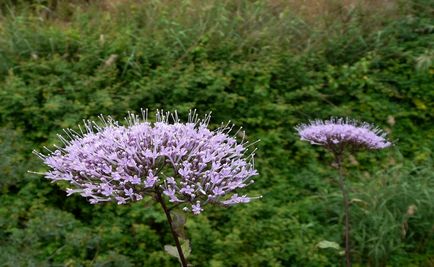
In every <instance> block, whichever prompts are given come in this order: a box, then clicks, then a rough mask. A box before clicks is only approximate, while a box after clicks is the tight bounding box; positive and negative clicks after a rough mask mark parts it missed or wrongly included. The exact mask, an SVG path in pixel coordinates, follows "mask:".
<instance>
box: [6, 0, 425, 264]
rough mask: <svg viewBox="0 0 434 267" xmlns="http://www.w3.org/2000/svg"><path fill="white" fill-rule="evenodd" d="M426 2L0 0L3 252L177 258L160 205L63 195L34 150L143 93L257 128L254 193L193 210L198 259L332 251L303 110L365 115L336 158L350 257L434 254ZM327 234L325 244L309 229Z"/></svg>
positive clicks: (50, 258)
mask: <svg viewBox="0 0 434 267" xmlns="http://www.w3.org/2000/svg"><path fill="white" fill-rule="evenodd" d="M433 10H434V5H433V2H432V1H429V0H406V1H398V0H396V1H394V0H390V1H386V0H378V1H374V0H372V1H356V0H352V1H333V0H311V1H283V0H282V1H279V0H273V1H271V0H270V1H253V0H220V1H219V0H183V1H181V0H180V1H169V0H147V1H145V0H142V1H140V0H122V1H121V0H116V1H114V0H113V1H108V0H107V1H103V0H96V1H85V0H74V1H66V0H32V1H30V0H29V1H25V0H4V1H1V2H0V11H1V12H0V127H1V128H0V157H1V158H0V159H1V160H0V192H1V195H0V266H13V267H15V266H177V262H176V260H175V259H174V258H171V257H170V256H169V255H167V254H166V253H165V252H164V251H163V246H164V245H165V244H170V243H172V240H171V237H170V235H169V229H168V226H167V223H166V221H165V218H164V214H163V213H162V211H161V210H160V209H159V207H158V206H156V205H154V204H153V202H152V201H151V200H150V199H146V200H144V201H142V202H139V203H135V204H133V205H129V206H117V205H115V204H104V205H90V204H88V203H87V202H86V201H85V200H84V199H82V198H81V197H79V196H71V197H68V198H67V197H66V194H65V193H64V191H62V190H61V188H60V187H59V186H58V185H56V184H51V183H50V182H49V181H48V180H46V179H44V178H43V177H41V176H36V175H33V174H29V173H27V171H28V170H32V171H44V170H45V169H44V167H43V165H42V163H41V162H40V160H39V159H38V158H36V157H35V156H34V155H32V154H31V151H32V149H37V150H42V147H43V146H44V145H46V146H52V144H53V143H56V142H57V139H56V134H57V133H60V132H61V130H62V129H63V128H68V127H71V128H73V129H76V128H77V125H78V124H79V123H80V122H81V121H82V119H96V118H97V116H98V115H99V114H111V115H113V116H114V117H115V118H117V119H119V120H122V118H123V117H124V116H126V114H127V111H135V112H139V111H140V108H148V109H149V110H150V111H155V110H156V109H164V110H178V113H179V114H180V115H181V117H184V118H185V117H186V115H187V113H188V110H190V109H197V110H198V112H199V113H201V114H205V113H207V112H210V111H212V114H213V117H212V121H211V127H217V126H218V125H219V124H220V123H221V122H225V121H228V120H232V121H233V122H234V123H235V124H236V125H238V126H242V127H243V128H244V129H245V130H246V132H247V137H248V139H249V140H251V141H254V140H257V139H261V141H260V142H259V143H258V144H257V148H258V149H259V150H258V153H257V159H256V166H257V168H258V170H259V173H260V175H259V177H257V179H256V183H255V184H254V185H252V186H249V188H248V189H247V190H246V191H248V192H249V194H251V195H255V194H256V195H263V196H264V197H263V198H262V199H261V200H258V201H255V202H253V203H250V204H247V205H238V206H235V207H232V208H229V209H222V208H217V207H216V208H210V209H208V210H207V212H204V213H203V214H201V215H200V216H192V217H190V218H189V220H188V222H187V231H188V235H189V237H190V240H191V244H192V255H191V257H190V261H191V263H192V264H193V265H194V266H212V267H220V266H221V267H226V266H339V265H340V264H341V262H342V255H341V250H342V248H339V249H335V248H331V247H329V248H321V246H318V244H319V243H320V242H321V241H330V242H336V243H338V244H340V245H341V246H342V224H341V222H342V218H343V216H342V207H341V201H342V199H341V196H340V194H339V191H338V188H337V186H336V182H335V175H336V174H335V172H334V170H333V168H331V166H330V163H331V157H330V155H328V154H327V153H326V152H325V151H324V150H323V149H321V148H320V147H314V146H311V145H309V144H308V143H303V142H301V141H299V140H298V137H297V135H296V133H295V130H294V126H296V125H297V124H298V123H302V122H306V121H308V120H309V119H315V118H321V119H326V118H328V117H330V116H350V117H352V118H356V119H359V120H364V121H368V122H371V123H376V124H377V125H378V126H379V127H381V128H383V129H385V130H386V131H387V132H388V133H389V136H390V138H391V139H392V140H393V141H394V143H395V146H394V147H393V148H390V149H387V150H384V151H379V152H363V153H360V154H358V155H356V156H355V157H350V158H348V160H347V162H346V169H347V175H348V176H349V177H350V182H351V184H350V190H351V197H352V215H351V216H352V236H353V258H354V262H355V265H356V266H433V265H434V256H433V255H434V224H433V222H434V212H433V210H434V167H433V161H432V151H433V148H434V141H433V140H434V127H433V118H434V116H433V115H434V83H433V82H434V79H433V74H434V67H433V60H434V50H433V44H434V35H433V34H434V18H433V15H432V14H433ZM320 244H324V242H323V243H320Z"/></svg>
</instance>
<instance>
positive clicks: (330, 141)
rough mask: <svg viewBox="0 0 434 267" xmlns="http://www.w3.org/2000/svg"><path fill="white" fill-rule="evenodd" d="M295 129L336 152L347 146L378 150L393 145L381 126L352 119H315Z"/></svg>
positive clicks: (308, 138)
mask: <svg viewBox="0 0 434 267" xmlns="http://www.w3.org/2000/svg"><path fill="white" fill-rule="evenodd" d="M295 129H296V130H297V131H298V134H299V135H300V138H301V140H305V141H309V142H310V143H311V144H315V145H321V146H324V147H325V148H327V149H329V150H331V151H333V152H335V153H341V152H342V151H343V149H345V148H349V149H352V150H360V149H368V150H376V149H383V148H386V147H389V146H391V145H392V143H391V142H389V141H388V140H387V139H386V134H385V133H384V132H383V131H382V130H380V129H379V128H377V127H375V126H374V125H371V124H368V123H366V122H358V121H354V120H350V119H343V118H331V119H330V120H326V121H322V120H315V121H310V122H309V123H308V124H300V125H298V126H297V127H296V128H295Z"/></svg>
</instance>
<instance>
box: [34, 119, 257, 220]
mask: <svg viewBox="0 0 434 267" xmlns="http://www.w3.org/2000/svg"><path fill="white" fill-rule="evenodd" d="M156 118H157V119H156V122H155V123H151V122H148V120H147V111H144V112H143V119H141V118H139V116H137V115H133V114H130V116H129V117H128V118H127V122H128V124H127V125H126V126H121V125H120V124H119V123H118V122H117V121H115V120H114V119H112V118H111V117H107V118H104V117H101V121H102V125H99V124H97V123H95V122H93V121H87V122H85V125H84V127H85V129H82V128H80V131H79V132H76V131H73V130H65V133H66V135H67V138H65V137H62V136H61V135H59V138H60V139H61V140H62V142H63V143H64V147H62V148H61V147H57V146H56V148H57V150H55V151H50V153H49V154H48V155H43V154H41V153H38V152H35V153H36V154H37V155H38V156H40V157H41V158H42V159H43V161H44V163H45V164H47V165H48V166H49V167H50V168H51V170H49V171H48V172H46V173H44V174H45V176H46V178H48V179H50V180H52V181H53V182H57V181H67V182H68V183H69V184H70V187H71V188H69V189H67V193H68V195H71V194H74V193H78V194H80V195H81V196H83V197H86V198H87V199H88V200H89V202H90V203H93V204H95V203H100V202H104V201H116V202H117V203H118V204H125V203H128V202H131V201H138V200H141V199H142V198H143V197H144V196H145V195H154V194H159V195H161V194H164V195H166V196H167V197H168V199H169V201H170V202H173V203H180V204H181V205H183V206H184V210H191V212H193V213H194V214H199V213H200V212H201V211H202V210H203V208H202V207H203V206H204V205H205V204H207V203H217V204H222V205H233V204H236V203H245V202H249V201H250V200H251V199H252V198H251V197H246V196H243V197H241V198H240V197H238V195H237V194H233V192H234V191H235V190H237V189H239V188H243V187H245V186H247V185H249V184H251V183H253V180H251V179H250V178H251V177H252V176H255V175H257V174H258V173H257V171H256V170H255V168H254V164H253V162H254V161H253V157H254V151H252V152H251V153H250V154H248V155H246V154H247V146H248V145H247V144H248V142H247V141H242V142H241V143H237V140H236V139H235V137H234V136H230V135H229V132H230V131H231V130H232V128H233V126H231V125H229V124H227V125H222V127H220V128H219V129H217V130H215V131H210V130H209V129H208V128H207V127H208V123H209V120H210V116H209V115H207V116H205V118H204V119H202V120H199V119H198V116H197V115H196V113H195V112H190V114H189V120H188V122H187V123H181V122H180V121H179V119H178V117H177V114H176V112H175V113H173V114H172V113H162V112H157V115H156ZM169 119H173V123H170V122H169ZM236 134H238V132H237V133H236Z"/></svg>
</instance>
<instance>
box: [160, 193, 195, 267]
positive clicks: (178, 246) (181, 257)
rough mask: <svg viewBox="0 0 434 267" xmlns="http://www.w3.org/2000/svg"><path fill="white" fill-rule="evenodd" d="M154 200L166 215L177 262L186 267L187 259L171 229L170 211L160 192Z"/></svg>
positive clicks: (174, 232)
mask: <svg viewBox="0 0 434 267" xmlns="http://www.w3.org/2000/svg"><path fill="white" fill-rule="evenodd" d="M156 199H157V201H158V202H159V203H160V204H161V207H162V208H163V210H164V213H165V214H166V218H167V222H168V223H169V226H170V231H171V232H172V236H173V239H175V244H176V249H177V250H178V255H179V260H180V261H181V265H182V267H188V262H187V259H186V258H185V256H184V252H183V251H182V247H181V243H180V242H179V238H178V234H177V233H176V231H175V229H174V228H173V222H172V217H171V216H170V210H169V209H168V208H167V206H166V203H165V202H164V199H163V197H162V196H161V192H157V193H156Z"/></svg>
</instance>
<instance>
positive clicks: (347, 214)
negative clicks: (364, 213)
mask: <svg viewBox="0 0 434 267" xmlns="http://www.w3.org/2000/svg"><path fill="white" fill-rule="evenodd" d="M335 158H336V164H337V167H338V172H339V188H340V189H341V192H342V196H343V204H344V215H345V227H344V235H345V263H346V264H345V266H347V267H351V247H350V200H349V194H348V191H347V189H346V187H345V178H344V175H343V173H342V156H341V155H338V154H336V155H335Z"/></svg>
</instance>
